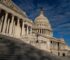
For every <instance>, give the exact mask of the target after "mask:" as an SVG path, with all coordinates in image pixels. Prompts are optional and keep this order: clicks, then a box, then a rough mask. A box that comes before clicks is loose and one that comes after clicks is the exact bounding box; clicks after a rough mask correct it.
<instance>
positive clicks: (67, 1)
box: [13, 0, 70, 46]
mask: <svg viewBox="0 0 70 60" xmlns="http://www.w3.org/2000/svg"><path fill="white" fill-rule="evenodd" d="M13 1H14V3H16V4H17V5H18V6H19V7H20V8H21V9H22V10H24V11H25V12H26V13H27V15H28V17H29V18H30V19H32V20H34V19H35V17H36V16H38V15H39V12H40V7H43V9H44V14H45V16H46V17H47V18H48V19H49V21H50V23H51V26H52V28H53V32H54V36H55V37H56V38H64V39H65V41H66V43H67V44H68V45H69V46H70V0H13Z"/></svg>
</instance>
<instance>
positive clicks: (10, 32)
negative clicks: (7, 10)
mask: <svg viewBox="0 0 70 60" xmlns="http://www.w3.org/2000/svg"><path fill="white" fill-rule="evenodd" d="M13 23H14V15H12V19H11V23H10V30H9V34H10V35H13V33H12V32H13V31H12V30H13V27H14V26H13Z"/></svg>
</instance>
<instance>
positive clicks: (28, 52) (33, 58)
mask: <svg viewBox="0 0 70 60" xmlns="http://www.w3.org/2000/svg"><path fill="white" fill-rule="evenodd" d="M0 60H61V58H59V57H57V56H53V55H51V54H50V53H48V52H45V51H42V50H39V49H37V48H35V47H33V46H31V45H29V44H26V43H24V42H21V40H19V41H18V39H15V38H9V37H4V36H3V37H1V36H0Z"/></svg>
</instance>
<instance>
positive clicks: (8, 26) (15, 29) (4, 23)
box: [0, 10, 32, 36]
mask: <svg viewBox="0 0 70 60" xmlns="http://www.w3.org/2000/svg"><path fill="white" fill-rule="evenodd" d="M0 13H1V10H0ZM8 14H9V13H8V12H6V11H5V15H3V14H0V15H3V16H2V17H1V18H0V21H1V22H0V32H1V33H3V34H6V33H8V34H10V35H13V36H14V35H16V36H23V35H24V34H25V29H27V31H26V34H31V33H32V28H31V27H30V29H29V28H28V26H27V27H26V28H25V27H24V25H25V23H24V22H23V20H22V27H20V24H21V23H20V22H19V21H20V18H18V17H17V26H16V25H15V21H14V18H15V16H14V15H12V16H11V22H10V19H8ZM8 31H9V32H8ZM20 33H21V35H20Z"/></svg>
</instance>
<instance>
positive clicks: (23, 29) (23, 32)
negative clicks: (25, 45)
mask: <svg viewBox="0 0 70 60" xmlns="http://www.w3.org/2000/svg"><path fill="white" fill-rule="evenodd" d="M23 35H25V28H24V21H23V22H22V36H23Z"/></svg>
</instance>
